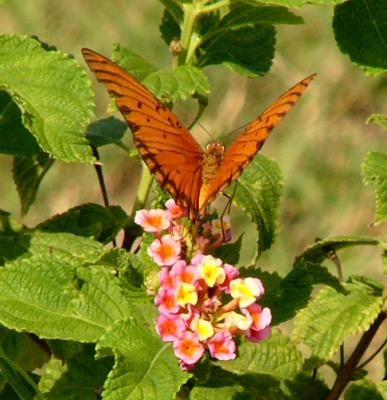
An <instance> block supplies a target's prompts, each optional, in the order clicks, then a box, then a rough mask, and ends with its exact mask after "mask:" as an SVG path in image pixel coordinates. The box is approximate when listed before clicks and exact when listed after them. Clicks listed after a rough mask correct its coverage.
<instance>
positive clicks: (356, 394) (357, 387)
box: [344, 379, 383, 400]
mask: <svg viewBox="0 0 387 400" xmlns="http://www.w3.org/2000/svg"><path fill="white" fill-rule="evenodd" d="M344 400H383V396H382V395H381V393H379V391H378V388H377V386H376V384H375V383H374V382H372V381H370V380H368V379H367V380H365V379H364V380H359V381H356V382H355V383H352V385H351V386H350V387H349V388H348V389H347V390H346V392H345V394H344Z"/></svg>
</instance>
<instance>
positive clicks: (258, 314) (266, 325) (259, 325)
mask: <svg viewBox="0 0 387 400" xmlns="http://www.w3.org/2000/svg"><path fill="white" fill-rule="evenodd" d="M242 312H243V313H244V314H246V315H247V314H249V315H250V317H251V318H252V320H253V324H252V325H251V327H250V329H249V330H248V331H247V332H246V337H247V339H249V340H250V341H252V342H258V341H260V340H263V339H266V338H267V337H268V336H269V335H270V330H271V329H270V322H271V311H270V308H267V307H265V308H263V309H262V307H261V306H260V305H258V304H256V303H254V304H251V305H250V306H248V307H247V308H245V309H243V310H242Z"/></svg>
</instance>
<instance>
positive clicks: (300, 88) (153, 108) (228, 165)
mask: <svg viewBox="0 0 387 400" xmlns="http://www.w3.org/2000/svg"><path fill="white" fill-rule="evenodd" d="M82 54H83V57H84V58H85V60H86V62H87V64H88V66H89V68H90V69H91V70H92V71H93V72H94V73H95V75H96V77H97V79H98V80H99V81H100V82H102V83H103V84H104V85H105V86H106V88H107V90H108V92H109V93H110V94H111V95H112V96H113V97H114V98H115V102H116V104H117V107H118V109H119V110H120V111H121V113H122V115H123V117H124V119H125V120H126V122H127V124H128V125H129V127H130V129H131V131H132V133H133V138H134V143H135V145H136V147H137V148H138V151H139V154H140V156H141V157H142V159H143V160H144V162H145V163H146V164H147V166H148V168H149V170H150V172H151V173H152V174H154V176H155V177H156V180H157V182H158V183H159V184H160V186H161V187H162V188H163V189H165V190H166V191H168V192H169V193H170V195H171V196H172V197H173V198H174V199H175V201H176V203H177V204H178V205H179V206H181V207H183V208H184V209H186V210H187V214H188V216H189V218H190V219H191V220H193V221H196V220H198V219H199V218H200V217H201V216H205V215H206V213H207V209H208V206H209V204H210V203H211V202H212V201H213V200H214V199H215V197H216V195H217V194H218V193H219V192H222V191H223V190H224V189H225V188H227V187H228V186H229V185H230V184H231V183H232V182H233V181H234V180H235V179H237V178H238V177H239V176H240V175H241V173H242V172H243V170H244V168H246V166H247V165H248V164H249V163H250V162H251V160H252V159H253V158H254V156H255V155H256V154H257V152H258V151H259V150H260V149H261V147H262V146H263V144H264V142H265V140H266V138H267V137H268V136H269V134H270V132H271V131H272V129H273V128H274V127H275V126H277V125H278V124H279V123H280V122H281V120H282V118H283V117H284V116H285V115H286V114H287V113H288V112H289V111H290V110H291V109H292V108H293V106H294V105H295V103H296V102H297V100H298V99H299V98H300V96H301V95H302V93H303V92H304V91H305V89H306V88H307V87H308V85H309V84H310V83H311V81H312V80H313V78H314V76H315V74H313V75H310V76H308V77H306V78H305V79H303V80H302V81H300V82H299V83H297V84H296V85H294V86H293V87H292V88H290V89H289V90H288V91H287V92H285V93H284V94H283V95H282V96H280V97H279V98H278V99H277V100H275V101H274V102H273V103H272V104H271V105H270V106H269V107H268V108H266V110H265V111H264V112H263V113H262V114H261V115H260V116H259V117H258V118H257V119H255V120H254V121H253V122H251V123H250V124H249V125H248V126H247V128H246V129H245V130H244V131H243V132H242V133H241V134H240V135H239V137H238V138H237V139H236V140H235V141H234V142H233V143H232V145H231V146H230V147H229V148H228V149H226V148H225V146H224V145H223V144H222V143H221V142H219V141H211V142H210V143H209V144H208V145H207V147H206V149H202V148H201V146H200V145H199V143H198V142H197V141H196V140H195V139H194V137H193V136H192V135H191V133H190V132H189V131H188V129H186V128H185V127H184V126H183V124H182V123H181V122H180V120H179V119H178V118H177V116H176V115H175V114H174V113H173V112H172V111H171V110H169V109H168V108H167V107H166V106H165V105H164V104H163V103H161V102H160V101H159V100H158V99H157V98H156V97H155V96H154V95H153V94H152V93H151V92H150V91H149V90H148V89H147V88H146V87H145V86H144V85H143V84H141V83H140V82H139V81H138V80H137V79H136V78H135V77H134V76H133V75H132V74H130V73H129V72H127V71H125V70H124V69H123V68H121V67H120V66H119V65H117V64H116V63H114V62H113V61H111V60H109V59H108V58H106V57H104V56H102V55H101V54H98V53H96V52H95V51H93V50H90V49H86V48H84V49H82Z"/></svg>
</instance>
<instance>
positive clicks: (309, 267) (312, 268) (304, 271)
mask: <svg viewBox="0 0 387 400" xmlns="http://www.w3.org/2000/svg"><path fill="white" fill-rule="evenodd" d="M239 271H240V273H241V276H244V277H247V276H252V277H256V278H259V279H261V281H262V283H263V286H264V288H265V295H264V296H263V298H262V299H260V304H261V305H262V306H264V307H269V308H270V309H271V311H272V315H273V320H272V324H271V325H272V326H274V325H278V324H279V323H281V322H285V321H288V320H289V319H291V318H293V317H294V316H295V315H296V312H297V311H298V310H300V309H301V308H304V307H306V305H307V304H308V302H309V300H310V296H311V294H312V291H313V285H317V284H325V285H328V286H331V287H332V288H334V289H335V290H337V291H341V292H343V291H344V289H343V288H342V286H341V285H340V283H339V281H338V279H337V278H335V277H334V276H333V275H331V274H330V273H329V272H328V270H327V269H326V268H325V267H322V266H320V265H318V264H313V263H311V262H307V261H305V260H301V261H300V262H298V263H297V264H296V265H295V267H294V268H293V269H292V270H291V271H290V272H289V273H288V274H287V275H286V276H285V277H284V278H281V277H280V276H279V275H278V273H276V272H273V273H269V272H266V271H261V270H259V269H256V268H240V270H239Z"/></svg>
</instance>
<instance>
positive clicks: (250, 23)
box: [213, 3, 304, 34]
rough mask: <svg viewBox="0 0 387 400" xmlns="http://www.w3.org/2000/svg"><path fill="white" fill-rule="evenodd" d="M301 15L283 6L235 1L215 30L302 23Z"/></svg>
mask: <svg viewBox="0 0 387 400" xmlns="http://www.w3.org/2000/svg"><path fill="white" fill-rule="evenodd" d="M303 22H304V20H303V19H302V17H299V16H298V15H295V14H293V13H292V12H290V11H289V10H288V9H287V8H285V7H268V6H250V5H248V4H244V3H237V4H235V5H232V7H230V12H229V13H228V14H226V16H225V17H224V18H222V20H221V21H220V23H219V25H218V26H217V27H216V30H215V32H214V33H213V34H216V33H217V30H218V29H219V30H223V29H231V30H237V29H242V28H253V27H255V26H257V25H259V24H302V23H303Z"/></svg>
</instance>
